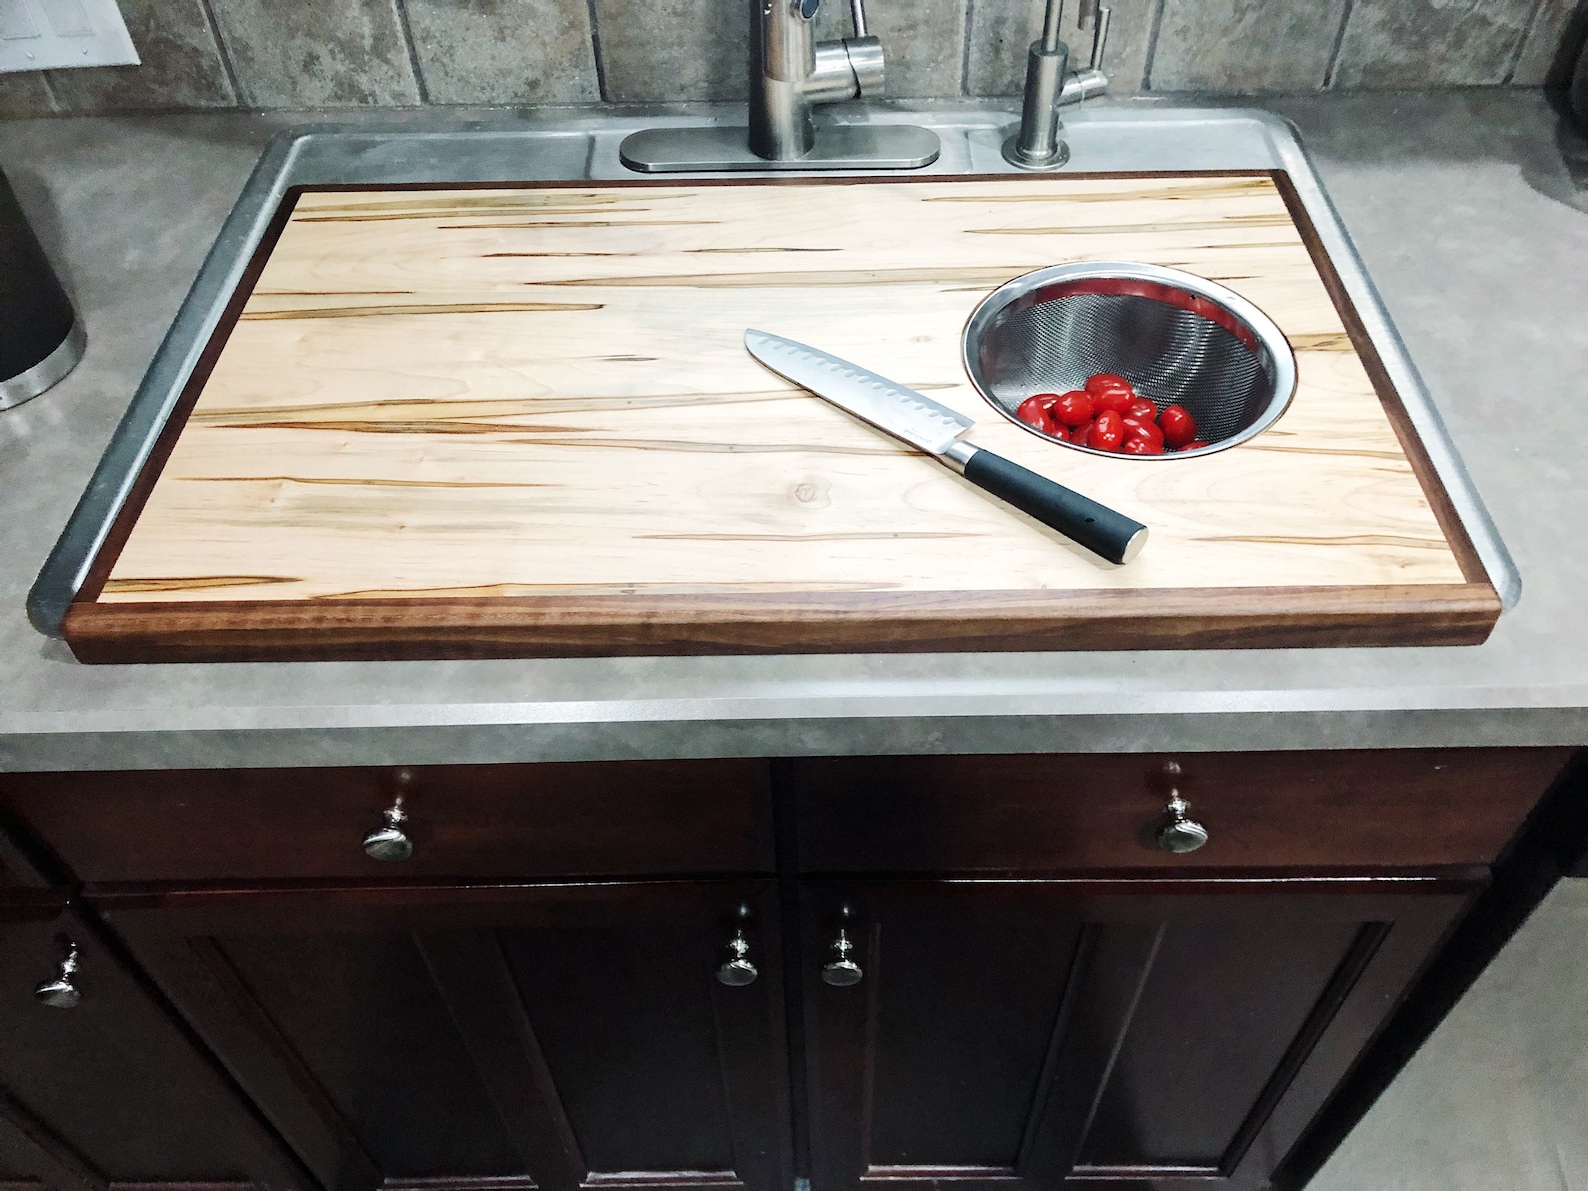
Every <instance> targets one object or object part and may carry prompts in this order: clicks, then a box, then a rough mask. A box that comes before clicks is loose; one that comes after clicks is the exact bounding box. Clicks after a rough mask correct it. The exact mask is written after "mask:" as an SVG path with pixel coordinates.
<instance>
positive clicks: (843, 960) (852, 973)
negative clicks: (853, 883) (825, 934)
mask: <svg viewBox="0 0 1588 1191" xmlns="http://www.w3.org/2000/svg"><path fill="white" fill-rule="evenodd" d="M839 914H840V917H841V918H842V919H843V920H844V922H845V923H847V922H848V921H849V919H850V918H851V917H852V914H851V911H850V909H849V907H848V906H845V907H844V908H843V909H842V910H841V911H840V912H839ZM854 950H855V945H854V944H853V943H851V942H850V941H849V933H848V930H847V929H846V928H845V927H844V926H840V927H839V928H838V937H837V938H836V939H834V940H833V958H832V959H830V960H828V961H827V962H826V963H825V964H823V965H822V982H823V983H824V984H830V985H832V986H833V987H834V988H848V987H849V986H850V985H851V984H859V983H860V978H861V977H862V976H864V975H865V973H864V972H862V971H861V970H860V965H859V964H857V963H856V962H855V961H854V960H852V959H850V958H849V957H850V955H851V954H853V952H854Z"/></svg>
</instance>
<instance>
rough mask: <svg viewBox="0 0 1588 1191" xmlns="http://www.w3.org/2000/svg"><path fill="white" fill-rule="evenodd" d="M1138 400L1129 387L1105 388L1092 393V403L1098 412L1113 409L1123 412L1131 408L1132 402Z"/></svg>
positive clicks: (1118, 412)
mask: <svg viewBox="0 0 1588 1191" xmlns="http://www.w3.org/2000/svg"><path fill="white" fill-rule="evenodd" d="M1134 400H1136V395H1135V394H1134V393H1132V392H1131V391H1130V390H1129V389H1104V390H1103V391H1102V392H1101V393H1094V394H1092V403H1093V404H1094V405H1095V406H1096V407H1097V412H1098V413H1102V412H1103V411H1104V410H1105V409H1111V410H1113V411H1114V412H1115V413H1116V414H1122V413H1124V412H1125V411H1126V410H1127V409H1129V408H1130V403H1131V402H1132V401H1134Z"/></svg>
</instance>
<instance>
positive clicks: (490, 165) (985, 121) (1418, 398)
mask: <svg viewBox="0 0 1588 1191" xmlns="http://www.w3.org/2000/svg"><path fill="white" fill-rule="evenodd" d="M739 110H740V109H739V108H738V107H726V108H724V109H723V110H722V112H721V113H712V114H704V115H674V116H661V115H616V116H605V115H585V116H571V117H568V118H565V119H550V120H545V119H541V118H535V119H503V120H500V121H497V120H486V121H479V120H470V121H456V120H452V121H446V120H439V121H435V122H428V121H427V122H426V123H425V124H423V125H418V126H416V125H415V124H413V123H412V122H397V121H393V122H391V123H390V124H369V123H362V122H361V123H359V124H353V125H349V124H335V123H311V124H304V125H299V126H295V127H293V128H289V129H286V130H284V131H282V132H281V133H279V134H277V136H276V137H275V138H274V139H273V140H272V141H271V143H270V144H269V146H267V148H266V149H265V151H264V153H263V154H262V155H261V157H260V159H259V163H258V164H257V165H256V166H255V168H254V171H253V173H252V174H251V175H250V176H249V179H248V181H247V183H246V184H245V185H244V187H243V190H242V193H241V194H240V195H239V197H238V199H237V202H236V204H235V205H234V206H233V208H232V211H231V213H230V214H229V215H228V216H227V218H226V222H225V223H224V225H223V226H222V228H221V231H220V233H219V234H218V235H217V237H216V239H215V243H214V245H213V246H212V248H211V249H210V252H209V255H208V256H207V257H206V259H205V261H204V264H203V266H202V267H201V268H200V269H199V272H198V275H197V277H196V278H195V280H194V282H193V285H192V288H191V289H190V290H189V291H188V294H187V297H186V298H185V299H183V302H182V305H181V307H180V308H179V310H178V312H177V315H176V317H175V319H174V320H173V321H172V323H171V326H170V328H169V330H168V331H167V333H166V336H165V338H164V340H163V341H162V343H161V345H160V347H159V349H158V350H157V351H156V353H155V356H154V359H153V360H152V361H151V362H150V365H149V367H148V370H147V371H146V372H145V374H144V377H143V380H142V382H141V383H140V384H139V386H138V389H137V391H136V393H135V394H134V396H133V398H132V400H131V402H130V403H129V405H128V407H127V410H126V413H125V414H124V415H123V417H122V419H121V422H120V424H119V425H118V426H117V428H116V431H115V433H114V434H113V435H112V437H111V440H110V443H109V445H108V446H107V447H106V449H105V452H104V454H103V456H102V457H101V458H100V461H99V463H98V465H97V466H96V468H95V470H94V474H93V477H92V478H91V479H90V481H89V484H88V486H87V488H86V489H85V491H84V493H83V495H82V497H81V498H80V499H79V501H78V503H77V506H76V508H75V509H74V510H73V512H72V515H71V518H70V519H69V520H68V522H67V524H66V526H65V528H64V529H63V530H62V532H61V535H60V538H59V539H58V541H57V542H56V544H55V546H54V548H53V549H52V550H51V551H50V554H49V557H48V559H47V560H46V561H45V564H44V566H43V568H42V569H41V570H40V572H39V575H38V578H37V579H36V580H35V582H34V584H33V587H32V589H31V590H30V591H29V593H28V599H27V612H28V619H29V620H30V621H31V623H32V624H33V626H34V628H36V629H37V630H38V631H39V632H41V633H43V634H45V635H46V636H51V637H59V636H61V621H62V619H63V618H64V617H65V615H66V612H67V609H68V608H69V607H70V605H71V602H72V600H73V599H74V598H75V597H76V595H77V593H78V591H79V590H80V589H81V587H82V586H83V584H84V583H85V582H86V580H87V578H88V573H89V569H90V567H91V566H92V564H93V562H94V560H95V559H96V558H97V556H98V554H99V552H100V549H101V547H102V546H103V544H104V541H105V538H106V536H107V535H108V533H109V531H110V527H111V525H112V523H113V522H114V521H115V518H116V516H117V514H118V513H119V512H120V510H121V508H122V507H123V505H124V504H125V503H126V501H127V499H128V497H129V496H130V494H131V491H132V487H133V484H134V482H135V480H136V478H137V476H138V475H139V473H140V472H141V470H142V468H143V465H144V463H145V462H146V461H147V459H148V458H149V456H150V454H151V453H152V451H153V450H154V447H155V445H156V441H157V440H158V438H159V436H160V433H161V431H162V430H163V429H164V427H165V424H166V421H167V420H168V418H169V417H170V414H171V412H172V410H173V408H174V407H175V405H176V403H177V400H178V399H179V397H180V396H181V393H182V390H183V388H184V386H185V385H186V382H187V380H188V377H189V376H190V375H191V374H192V372H193V370H194V368H195V367H196V366H197V365H198V363H199V357H200V355H201V354H202V352H203V350H204V348H205V346H206V345H207V343H208V342H209V339H210V334H211V332H212V331H213V329H214V328H215V326H216V324H217V323H218V322H219V321H220V319H221V318H222V316H223V314H224V312H225V308H226V305H227V303H228V302H229V300H230V298H231V295H232V293H233V292H234V290H235V289H236V287H237V285H238V283H239V282H240V281H241V280H242V275H243V273H244V271H245V270H246V268H247V266H248V264H249V262H250V260H251V259H252V257H253V255H254V250H255V248H256V247H257V246H258V244H259V242H260V240H261V239H262V238H263V237H264V235H265V234H266V232H267V230H268V226H269V223H270V220H271V219H272V217H273V216H274V214H275V212H276V209H277V207H278V206H279V204H280V202H281V199H282V198H283V196H284V195H285V193H286V191H287V190H288V189H289V188H290V187H292V186H299V185H312V184H320V185H325V184H343V185H360V184H375V183H383V182H386V183H389V182H434V183H443V184H444V183H449V182H502V183H517V182H535V181H579V180H590V181H619V180H632V179H643V178H647V177H650V178H653V179H654V177H655V176H654V175H645V174H640V173H636V172H635V171H632V170H630V169H628V168H626V167H625V166H624V165H623V164H622V162H621V161H620V159H619V155H618V146H619V145H620V143H621V142H622V141H623V139H624V138H626V137H627V136H628V135H630V134H631V133H633V132H637V131H642V130H644V129H647V128H656V127H663V126H675V127H709V126H713V125H722V124H728V123H732V122H734V119H735V113H737V112H738V111H739ZM827 116H828V120H829V121H830V122H831V123H834V124H855V123H877V124H894V123H899V124H904V123H908V124H917V125H920V126H922V127H925V128H928V129H930V130H932V131H933V132H935V133H937V135H938V137H939V139H940V140H941V142H942V153H941V154H940V156H939V157H938V159H937V160H936V161H934V162H932V163H931V164H929V165H927V166H924V167H922V168H919V169H915V170H908V171H901V170H887V171H876V172H874V173H868V172H866V171H847V170H846V171H836V170H777V171H767V172H766V173H760V172H742V173H737V174H735V175H733V176H734V177H736V178H738V179H756V178H774V177H775V178H781V179H797V178H800V177H816V176H831V175H836V174H839V173H843V174H844V175H845V176H848V177H852V178H855V177H876V178H878V179H886V178H890V177H892V178H897V177H900V176H915V177H919V176H932V177H964V176H972V175H978V174H1006V175H1007V174H1018V173H1021V172H1022V171H1020V170H1018V169H1016V168H1015V167H1013V166H1011V165H1009V164H1008V163H1007V162H1006V161H1005V160H1004V158H1003V155H1002V151H1001V146H1002V142H1003V140H1004V138H1005V137H1006V136H1007V135H1008V133H1009V131H1010V129H1011V128H1012V127H1013V126H1014V125H1015V124H1016V123H1017V122H1018V117H1017V116H1016V115H1015V114H1014V113H1013V112H1010V111H1007V110H1004V109H1002V108H1000V107H998V106H996V105H976V104H963V105H960V104H956V105H950V106H943V107H938V106H931V107H922V108H907V107H893V106H889V107H873V106H862V105H850V106H846V107H840V108H834V109H831V110H830V111H829V112H828V113H827ZM1064 135H1065V137H1066V139H1068V140H1069V142H1070V145H1071V160H1070V163H1069V165H1068V167H1066V170H1064V171H1061V172H1068V173H1094V172H1125V173H1156V172H1163V171H1165V170H1185V169H1204V170H1207V169H1236V170H1254V169H1255V170H1261V169H1278V170H1284V171H1285V172H1286V173H1287V174H1288V175H1289V178H1290V181H1291V184H1292V185H1293V187H1294V189H1295V191H1296V194H1297V196H1298V197H1299V198H1300V200H1301V203H1302V205H1303V207H1304V208H1305V210H1306V211H1307V214H1308V216H1309V217H1310V219H1311V221H1312V224H1313V227H1314V229H1315V231H1316V233H1317V236H1318V239H1319V242H1320V244H1321V246H1322V247H1323V249H1324V252H1325V254H1326V255H1327V256H1328V257H1329V259H1330V261H1331V263H1332V264H1333V265H1334V269H1335V272H1336V273H1337V274H1338V276H1339V278H1340V281H1341V283H1342V285H1343V287H1344V289H1345V291H1346V293H1347V296H1348V297H1349V298H1350V300H1351V302H1352V304H1353V305H1354V306H1355V308H1356V313H1357V315H1358V317H1359V318H1360V320H1361V323H1362V325H1363V327H1364V329H1365V331H1366V333H1367V335H1368V338H1369V340H1370V341H1371V342H1372V343H1373V345H1374V347H1375V349H1376V350H1377V352H1378V355H1379V357H1380V360H1381V361H1382V363H1383V365H1384V369H1385V372H1386V373H1387V374H1388V377H1389V379H1390V382H1391V383H1392V385H1393V386H1394V388H1395V389H1396V391H1397V393H1398V394H1399V396H1400V399H1401V404H1402V406H1403V407H1404V409H1405V411H1406V414H1407V417H1408V419H1409V420H1410V422H1411V424H1412V426H1413V428H1414V429H1415V430H1416V432H1417V435H1418V437H1419V438H1420V439H1421V442H1422V446H1423V450H1424V451H1425V453H1426V454H1427V456H1428V459H1429V461H1430V463H1431V464H1432V466H1433V469H1434V471H1435V473H1436V474H1437V476H1438V478H1439V480H1440V482H1441V483H1442V484H1443V486H1444V488H1445V491H1446V494H1447V495H1448V497H1449V500H1450V503H1451V505H1452V506H1453V509H1454V512H1455V515H1456V518H1457V520H1458V521H1459V522H1460V523H1461V525H1462V527H1463V528H1464V529H1465V531H1466V533H1467V535H1468V537H1469V538H1470V539H1471V542H1472V545H1473V548H1474V550H1475V551H1476V553H1477V555H1478V558H1479V560H1480V561H1481V562H1482V564H1483V567H1484V569H1485V571H1486V572H1487V573H1488V577H1489V581H1490V582H1491V583H1492V584H1493V585H1494V589H1495V591H1496V593H1497V594H1498V595H1499V597H1500V601H1501V605H1502V608H1503V609H1506V610H1509V609H1510V608H1511V607H1513V606H1514V605H1515V604H1516V602H1517V600H1518V599H1519V598H1520V596H1521V590H1522V581H1521V575H1520V573H1519V572H1518V571H1517V568H1516V564H1515V562H1514V561H1513V560H1512V558H1511V555H1510V552H1509V550H1507V548H1506V546H1505V544H1504V542H1503V541H1502V540H1501V538H1500V535H1499V531H1498V529H1497V528H1496V526H1495V524H1494V521H1493V519H1492V518H1491V517H1490V515H1489V512H1488V510H1487V508H1486V507H1485V506H1484V503H1483V500H1482V498H1481V497H1480V496H1479V495H1478V492H1477V490H1476V488H1475V487H1474V485H1473V483H1472V480H1471V477H1470V475H1469V474H1468V472H1467V469H1466V466H1465V464H1464V463H1463V462H1462V460H1461V457H1460V455H1459V454H1458V453H1457V452H1456V449H1455V446H1454V444H1453V443H1452V441H1451V439H1450V436H1449V433H1448V431H1447V430H1446V428H1445V425H1444V421H1443V419H1442V417H1441V416H1440V414H1439V411H1438V408H1437V407H1436V406H1435V405H1434V403H1433V399H1432V397H1431V395H1430V394H1429V393H1428V390H1427V387H1426V386H1425V385H1424V383H1423V380H1422V377H1421V376H1420V374H1419V373H1418V371H1417V368H1416V366H1415V364H1413V362H1412V360H1411V357H1410V354H1409V353H1408V352H1407V349H1406V346H1405V344H1404V342H1403V341H1402V340H1401V337H1400V335H1399V333H1398V332H1397V331H1396V329H1395V326H1394V323H1393V322H1392V321H1391V319H1390V317H1389V313H1388V311H1387V310H1385V308H1384V305H1383V302H1382V300H1381V299H1380V297H1379V294H1378V291H1377V289H1376V287H1375V286H1374V285H1373V282H1372V280H1371V279H1370V278H1369V276H1368V274H1367V270H1366V268H1365V266H1364V265H1363V263H1362V260H1361V258H1360V257H1359V256H1358V254H1357V252H1356V248H1355V246H1354V244H1353V243H1352V242H1351V239H1350V236H1349V235H1348V234H1347V232H1346V230H1345V228H1344V226H1343V225H1342V224H1341V222H1340V219H1339V216H1338V214H1337V213H1336V211H1335V209H1334V206H1333V204H1332V203H1331V202H1330V200H1329V197H1328V195H1327V193H1326V192H1325V190H1324V188H1323V184H1322V181H1321V179H1319V177H1318V175H1317V173H1316V171H1315V170H1314V168H1313V166H1312V163H1311V161H1310V159H1309V158H1308V156H1307V153H1306V150H1305V149H1304V148H1303V146H1302V144H1301V139H1300V135H1299V133H1298V132H1297V130H1296V128H1295V126H1294V125H1293V124H1291V123H1290V122H1289V121H1288V120H1285V119H1284V118H1282V117H1280V116H1277V115H1274V114H1273V113H1270V112H1265V111H1260V110H1252V109H1243V108H1216V107H1169V106H1158V105H1148V104H1107V103H1103V104H1085V105H1082V106H1081V107H1079V108H1076V109H1069V110H1067V111H1066V113H1065V131H1064ZM537 145H538V146H539V147H540V148H541V149H542V150H543V153H542V154H540V155H536V154H533V153H531V152H529V150H530V149H532V148H533V147H535V146H537ZM575 162H577V163H578V166H577V169H575V166H574V163H575ZM1132 163H1133V164H1132ZM721 176H724V175H721V174H716V173H707V174H693V173H678V174H668V175H666V177H667V179H668V181H684V180H688V179H690V178H701V177H721Z"/></svg>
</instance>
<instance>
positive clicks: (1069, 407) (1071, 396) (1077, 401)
mask: <svg viewBox="0 0 1588 1191" xmlns="http://www.w3.org/2000/svg"><path fill="white" fill-rule="evenodd" d="M1052 409H1053V417H1054V419H1055V420H1057V421H1060V422H1063V423H1064V424H1065V425H1066V426H1084V425H1085V424H1086V423H1087V422H1090V421H1091V420H1092V395H1091V394H1090V393H1083V392H1082V391H1081V390H1080V389H1071V390H1070V391H1069V392H1068V393H1066V394H1064V396H1062V397H1060V398H1059V399H1058V400H1057V401H1055V402H1054V403H1053V406H1052Z"/></svg>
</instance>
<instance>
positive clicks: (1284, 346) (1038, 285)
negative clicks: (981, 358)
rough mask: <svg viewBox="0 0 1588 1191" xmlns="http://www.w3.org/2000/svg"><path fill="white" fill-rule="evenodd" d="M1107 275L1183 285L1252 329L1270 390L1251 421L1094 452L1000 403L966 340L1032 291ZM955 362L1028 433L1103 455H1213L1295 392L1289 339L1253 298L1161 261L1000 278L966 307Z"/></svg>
mask: <svg viewBox="0 0 1588 1191" xmlns="http://www.w3.org/2000/svg"><path fill="white" fill-rule="evenodd" d="M1110 279H1118V280H1122V281H1144V282H1151V283H1157V284H1161V285H1166V286H1173V287H1175V288H1177V289H1182V290H1186V291H1188V292H1190V293H1192V294H1195V295H1197V296H1198V297H1201V298H1205V299H1207V300H1208V301H1211V302H1213V303H1215V304H1217V305H1219V306H1222V307H1223V308H1224V309H1225V310H1226V311H1228V312H1229V313H1230V314H1231V315H1233V316H1234V317H1235V318H1236V319H1238V320H1239V321H1240V322H1241V323H1243V324H1244V325H1245V326H1246V327H1247V328H1248V329H1249V330H1250V331H1251V333H1252V334H1253V336H1254V337H1255V338H1256V339H1257V341H1258V343H1259V344H1261V345H1262V347H1263V349H1264V350H1265V351H1266V352H1267V353H1268V355H1269V357H1270V358H1271V359H1272V360H1273V362H1274V395H1273V396H1272V397H1271V398H1270V399H1269V402H1268V404H1267V405H1266V406H1265V407H1264V409H1263V412H1262V413H1261V414H1259V415H1258V416H1257V418H1256V420H1254V421H1253V422H1252V424H1251V425H1250V426H1248V427H1246V428H1245V429H1244V430H1242V431H1241V432H1240V433H1239V434H1235V435H1232V436H1231V437H1229V438H1226V439H1223V440H1222V441H1220V442H1216V443H1212V444H1210V445H1209V446H1206V447H1204V448H1203V449H1202V450H1200V451H1177V452H1174V453H1172V454H1171V453H1165V454H1162V455H1125V454H1121V453H1119V452H1115V451H1099V450H1096V449H1095V448H1093V447H1083V446H1081V445H1079V444H1078V443H1072V442H1063V441H1062V440H1060V439H1057V438H1054V437H1053V436H1052V435H1049V434H1044V433H1043V432H1042V431H1040V430H1038V429H1037V428H1036V427H1035V426H1029V425H1027V424H1026V423H1025V422H1022V421H1021V420H1020V419H1019V418H1017V417H1016V416H1015V414H1014V411H1012V410H1009V409H1005V408H1004V406H1003V404H1002V403H1001V402H1000V401H999V400H998V399H997V398H996V397H994V396H993V394H992V393H991V392H990V391H989V389H988V386H987V385H986V384H984V383H983V378H982V377H981V375H980V373H979V366H978V365H977V363H976V361H975V359H974V358H973V356H972V352H971V343H972V342H973V341H979V339H980V337H981V336H982V335H983V334H984V333H985V332H986V330H987V326H988V324H989V323H990V322H991V321H992V320H993V319H994V318H996V317H997V316H998V315H999V314H1000V313H1002V312H1003V310H1004V308H1005V307H1007V306H1009V305H1010V304H1011V303H1013V302H1015V301H1018V300H1019V299H1020V298H1023V297H1025V296H1027V295H1028V294H1030V293H1032V292H1033V291H1035V290H1038V289H1042V288H1044V287H1046V286H1050V285H1059V284H1062V283H1064V282H1070V281H1106V280H1110ZM1149 300H1154V299H1149ZM1204 317H1206V316H1204ZM960 362H961V363H962V365H963V366H964V368H965V375H966V376H968V377H969V378H970V383H971V387H972V388H974V389H975V390H976V392H977V393H978V394H980V396H981V398H982V400H983V401H985V402H986V403H987V404H988V405H990V406H992V407H993V409H994V410H996V411H997V412H998V413H999V414H1001V415H1003V417H1004V418H1006V419H1007V420H1008V421H1010V422H1012V423H1014V424H1015V425H1016V426H1018V427H1020V429H1022V430H1024V431H1025V432H1026V433H1027V434H1031V435H1035V436H1036V437H1037V438H1039V439H1041V440H1042V441H1043V442H1045V443H1051V444H1053V445H1054V446H1059V447H1067V448H1069V449H1070V450H1072V451H1081V452H1083V453H1084V454H1087V455H1096V456H1101V457H1102V458H1105V459H1129V460H1137V459H1141V460H1147V461H1149V462H1154V463H1161V462H1164V461H1166V460H1167V461H1172V460H1178V459H1202V458H1205V457H1207V456H1209V455H1216V454H1218V453H1219V452H1220V451H1227V450H1229V449H1230V448H1231V447H1237V446H1240V445H1241V444H1242V443H1244V442H1248V441H1250V440H1251V439H1253V438H1255V437H1256V436H1257V435H1259V434H1261V433H1262V432H1263V431H1265V430H1267V429H1268V428H1269V427H1270V426H1272V425H1273V424H1274V423H1275V422H1277V421H1278V420H1279V418H1280V416H1281V415H1283V414H1284V412H1285V410H1287V409H1288V408H1289V407H1290V403H1291V401H1292V399H1294V397H1295V395H1296V353H1295V349H1294V348H1292V347H1291V345H1290V340H1289V339H1288V338H1286V336H1285V333H1284V332H1283V331H1281V330H1280V329H1279V326H1278V324H1276V323H1275V322H1274V320H1273V319H1271V318H1269V317H1268V315H1266V314H1264V313H1263V311H1262V310H1261V309H1260V308H1259V307H1258V306H1257V305H1256V304H1255V303H1253V302H1252V301H1251V300H1249V299H1247V298H1243V297H1242V296H1241V295H1240V294H1238V293H1236V292H1235V291H1234V290H1232V289H1230V288H1229V287H1228V286H1225V285H1220V284H1219V283H1218V282H1216V281H1210V280H1209V279H1208V278H1206V277H1199V276H1197V275H1196V274H1195V273H1188V272H1186V271H1185V270H1183V269H1171V268H1169V267H1168V266H1166V265H1149V264H1145V263H1143V262H1140V261H1084V262H1080V263H1075V264H1064V265H1046V266H1044V267H1043V268H1040V269H1034V270H1032V271H1031V272H1029V273H1022V274H1021V275H1020V276H1019V277H1016V278H1014V279H1013V280H1010V281H1006V282H1004V284H1002V285H1000V286H999V287H998V288H997V289H995V290H993V292H992V293H990V294H988V295H987V296H986V297H985V298H983V299H982V300H981V301H980V302H979V303H978V304H977V306H976V309H975V310H973V311H971V313H970V317H969V318H968V319H966V320H965V329H964V330H963V331H962V332H961V334H960Z"/></svg>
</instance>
